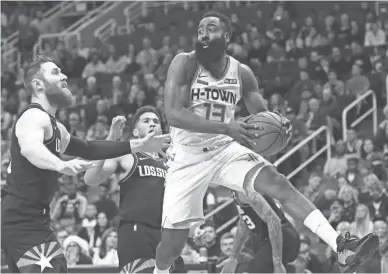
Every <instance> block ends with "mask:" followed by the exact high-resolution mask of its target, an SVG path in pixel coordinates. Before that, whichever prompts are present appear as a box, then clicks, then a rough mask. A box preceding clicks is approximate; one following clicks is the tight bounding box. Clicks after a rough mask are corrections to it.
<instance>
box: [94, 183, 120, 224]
mask: <svg viewBox="0 0 388 274" xmlns="http://www.w3.org/2000/svg"><path fill="white" fill-rule="evenodd" d="M99 189H100V193H99V198H98V200H97V201H96V202H95V205H96V207H97V211H98V212H104V213H105V214H106V217H107V218H108V220H112V219H113V218H114V217H115V216H117V213H118V208H117V205H116V204H115V202H113V201H112V200H111V197H110V195H109V186H108V185H106V184H101V185H100V186H99Z"/></svg>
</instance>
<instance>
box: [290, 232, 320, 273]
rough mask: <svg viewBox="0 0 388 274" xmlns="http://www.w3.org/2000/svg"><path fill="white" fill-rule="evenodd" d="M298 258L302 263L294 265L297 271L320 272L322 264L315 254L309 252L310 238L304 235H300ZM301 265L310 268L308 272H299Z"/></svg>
mask: <svg viewBox="0 0 388 274" xmlns="http://www.w3.org/2000/svg"><path fill="white" fill-rule="evenodd" d="M298 258H300V259H303V264H302V265H300V266H296V268H297V271H298V272H297V273H311V272H312V273H322V265H321V263H320V262H319V259H318V258H317V256H316V255H315V254H313V253H311V240H310V239H309V238H307V237H306V236H304V235H301V236H300V249H299V256H298ZM297 260H298V259H297ZM302 266H304V268H307V269H308V270H310V272H299V271H300V270H301V269H300V268H301V267H302Z"/></svg>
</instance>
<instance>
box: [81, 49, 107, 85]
mask: <svg viewBox="0 0 388 274" xmlns="http://www.w3.org/2000/svg"><path fill="white" fill-rule="evenodd" d="M105 71H106V67H105V65H104V64H103V63H102V61H101V60H100V57H99V55H98V54H97V53H96V52H94V53H92V56H91V62H89V63H87V65H86V66H85V68H84V71H83V72H82V78H83V79H87V78H88V77H90V76H95V75H96V74H97V73H103V72H105Z"/></svg>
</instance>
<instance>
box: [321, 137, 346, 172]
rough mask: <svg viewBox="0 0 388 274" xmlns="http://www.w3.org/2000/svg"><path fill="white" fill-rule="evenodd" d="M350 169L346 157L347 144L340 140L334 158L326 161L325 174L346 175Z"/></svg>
mask: <svg viewBox="0 0 388 274" xmlns="http://www.w3.org/2000/svg"><path fill="white" fill-rule="evenodd" d="M347 168H348V159H347V158H346V155H345V142H344V141H342V140H340V141H338V142H337V144H336V146H335V153H334V157H332V158H331V159H329V160H327V161H326V164H325V167H324V170H323V172H324V174H325V175H328V176H333V177H334V176H336V175H338V174H341V175H344V174H345V172H346V170H347Z"/></svg>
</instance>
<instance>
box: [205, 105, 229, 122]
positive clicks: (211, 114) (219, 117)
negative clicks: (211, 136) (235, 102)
mask: <svg viewBox="0 0 388 274" xmlns="http://www.w3.org/2000/svg"><path fill="white" fill-rule="evenodd" d="M203 105H204V106H205V109H206V119H207V120H211V121H217V122H225V115H226V106H225V105H222V104H217V103H204V104H203Z"/></svg>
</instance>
